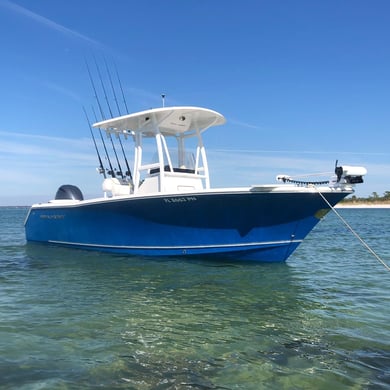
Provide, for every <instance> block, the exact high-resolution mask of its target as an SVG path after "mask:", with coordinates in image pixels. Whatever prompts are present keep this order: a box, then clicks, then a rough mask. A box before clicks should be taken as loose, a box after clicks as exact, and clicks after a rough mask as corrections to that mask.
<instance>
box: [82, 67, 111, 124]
mask: <svg viewBox="0 0 390 390" xmlns="http://www.w3.org/2000/svg"><path fill="white" fill-rule="evenodd" d="M85 65H86V66H87V70H88V75H89V80H90V81H91V85H92V89H93V92H94V94H95V98H96V101H97V104H98V107H99V111H100V115H101V116H102V119H103V120H105V119H106V118H105V116H104V111H103V108H102V105H101V104H100V100H99V96H98V94H97V92H96V87H95V83H94V82H93V78H92V74H91V70H90V68H89V65H88V62H87V60H85ZM95 119H96V115H95ZM96 122H97V120H96Z"/></svg>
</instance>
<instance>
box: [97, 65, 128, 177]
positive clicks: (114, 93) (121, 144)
mask: <svg viewBox="0 0 390 390" xmlns="http://www.w3.org/2000/svg"><path fill="white" fill-rule="evenodd" d="M104 63H105V65H106V71H107V74H108V79H109V81H110V85H111V89H112V93H113V95H114V100H115V103H116V107H117V110H118V113H119V115H122V113H121V110H120V107H119V104H118V99H117V96H116V92H115V88H114V84H113V82H112V77H111V72H110V70H109V68H108V65H107V61H106V59H105V58H104ZM118 139H119V144H120V146H121V149H122V154H123V158H124V160H125V164H126V168H127V171H126V176H129V177H130V180H131V182H132V181H133V176H132V174H131V169H130V166H129V162H128V161H127V157H126V153H125V150H124V148H123V143H122V140H121V137H120V135H119V134H118Z"/></svg>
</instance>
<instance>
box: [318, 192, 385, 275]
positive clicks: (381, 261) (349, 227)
mask: <svg viewBox="0 0 390 390" xmlns="http://www.w3.org/2000/svg"><path fill="white" fill-rule="evenodd" d="M314 188H315V189H316V190H317V191H318V193H319V194H320V195H321V197H322V199H324V201H325V202H326V204H327V205H328V206H329V207H330V208H331V210H332V211H333V212H334V213H335V214H336V215H337V216H338V217H339V218H340V220H341V221H342V222H343V223H344V225H345V226H346V227H347V228H348V229H349V230H350V231H351V233H352V234H353V235H354V236H355V237H356V238H357V239H358V240H359V241H360V242H361V243H362V245H363V246H364V247H365V248H366V249H367V250H368V251H369V252H370V253H371V254H372V255H373V256H374V257H375V258H376V259H377V260H378V261H379V262H380V263H381V264H382V265H383V266H384V267H385V268H386V269H387V270H388V271H390V266H388V265H387V264H386V263H385V262H384V261H383V260H382V259H381V258H380V257H379V256H378V255H377V254H376V253H375V252H374V250H373V249H371V247H370V246H369V245H368V244H367V243H366V242H365V241H364V240H363V239H362V238H361V237H360V236H359V234H357V233H356V232H355V231H354V230H353V229H352V227H351V225H349V223H348V222H347V221H346V220H345V219H344V218H343V217H342V216H341V215H340V214H339V213H338V212H337V211H336V209H335V208H334V207H333V206H332V205H331V204H330V203H329V202H328V200H327V199H326V198H325V196H324V195H322V193H321V192H320V190H319V189H318V188H317V187H315V186H314Z"/></svg>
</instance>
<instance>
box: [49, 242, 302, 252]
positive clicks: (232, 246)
mask: <svg viewBox="0 0 390 390" xmlns="http://www.w3.org/2000/svg"><path fill="white" fill-rule="evenodd" d="M302 241H303V240H283V241H266V242H249V243H242V244H220V245H183V246H151V245H150V246H134V245H103V244H85V243H80V242H67V241H56V240H49V241H48V242H49V243H50V244H58V245H74V246H84V247H89V248H112V249H143V250H144V249H153V250H161V249H165V250H167V249H168V250H183V249H210V248H215V249H217V248H243V247H257V246H273V245H286V244H291V243H301V242H302Z"/></svg>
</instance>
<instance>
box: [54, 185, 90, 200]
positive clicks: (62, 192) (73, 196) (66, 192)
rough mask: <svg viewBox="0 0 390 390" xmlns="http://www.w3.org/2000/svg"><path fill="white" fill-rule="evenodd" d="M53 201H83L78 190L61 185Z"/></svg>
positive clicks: (71, 186) (70, 186) (72, 186)
mask: <svg viewBox="0 0 390 390" xmlns="http://www.w3.org/2000/svg"><path fill="white" fill-rule="evenodd" d="M55 200H84V197H83V194H82V192H81V191H80V188H78V187H76V186H74V185H71V184H63V185H62V186H61V187H60V188H59V189H58V190H57V193H56V197H55Z"/></svg>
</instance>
